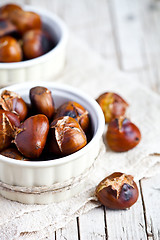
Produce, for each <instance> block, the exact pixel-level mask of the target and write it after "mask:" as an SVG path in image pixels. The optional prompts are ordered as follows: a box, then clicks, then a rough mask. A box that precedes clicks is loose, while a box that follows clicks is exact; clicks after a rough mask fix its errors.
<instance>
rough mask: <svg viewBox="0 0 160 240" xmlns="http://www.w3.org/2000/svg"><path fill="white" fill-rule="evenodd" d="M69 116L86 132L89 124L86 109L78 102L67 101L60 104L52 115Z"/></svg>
mask: <svg viewBox="0 0 160 240" xmlns="http://www.w3.org/2000/svg"><path fill="white" fill-rule="evenodd" d="M62 116H69V117H72V118H74V119H76V120H77V121H78V123H79V124H80V126H81V128H82V129H83V131H84V132H87V130H88V128H89V124H90V120H89V114H88V111H87V110H86V109H85V108H84V107H83V106H82V105H80V104H79V103H77V102H74V101H68V102H65V103H64V104H62V105H61V106H60V107H59V108H58V109H57V112H56V114H55V116H54V119H56V118H58V117H62Z"/></svg>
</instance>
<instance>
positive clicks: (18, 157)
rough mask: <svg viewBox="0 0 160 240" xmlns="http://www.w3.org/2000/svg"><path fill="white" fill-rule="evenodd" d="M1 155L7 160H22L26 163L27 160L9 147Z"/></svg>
mask: <svg viewBox="0 0 160 240" xmlns="http://www.w3.org/2000/svg"><path fill="white" fill-rule="evenodd" d="M0 154H1V155H3V156H5V157H9V158H13V159H16V160H22V161H28V160H29V159H27V158H25V157H24V156H23V155H22V154H21V153H20V152H19V151H18V150H17V149H16V148H14V147H10V148H7V149H5V150H3V151H2V152H0Z"/></svg>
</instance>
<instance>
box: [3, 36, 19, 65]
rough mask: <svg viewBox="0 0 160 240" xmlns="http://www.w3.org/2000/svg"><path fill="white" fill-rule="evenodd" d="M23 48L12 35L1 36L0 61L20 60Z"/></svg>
mask: <svg viewBox="0 0 160 240" xmlns="http://www.w3.org/2000/svg"><path fill="white" fill-rule="evenodd" d="M21 60H22V50H21V47H20V45H19V43H18V41H17V40H16V39H15V38H13V37H11V36H4V37H1V38H0V62H20V61H21Z"/></svg>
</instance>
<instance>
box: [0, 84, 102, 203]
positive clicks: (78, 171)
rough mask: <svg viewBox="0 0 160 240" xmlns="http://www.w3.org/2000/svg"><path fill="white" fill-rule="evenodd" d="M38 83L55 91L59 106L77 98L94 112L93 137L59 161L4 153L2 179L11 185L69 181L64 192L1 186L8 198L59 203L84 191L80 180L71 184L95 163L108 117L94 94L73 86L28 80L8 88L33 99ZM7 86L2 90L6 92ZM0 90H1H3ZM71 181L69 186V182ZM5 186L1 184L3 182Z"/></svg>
mask: <svg viewBox="0 0 160 240" xmlns="http://www.w3.org/2000/svg"><path fill="white" fill-rule="evenodd" d="M34 86H45V87H47V88H48V89H50V90H51V91H52V94H53V98H54V101H55V106H56V107H58V106H59V105H61V104H62V103H64V102H66V101H68V100H73V101H76V102H78V103H80V104H81V105H82V106H84V107H85V108H86V109H87V110H88V112H89V115H90V119H91V124H92V131H93V137H92V139H91V141H90V142H89V143H88V144H87V145H86V146H85V147H84V148H82V149H81V150H79V151H77V152H75V153H73V154H71V155H69V156H66V157H63V158H59V159H56V160H48V161H39V162H35V161H34V162H32V161H20V160H14V159H11V158H7V157H5V156H2V155H0V181H1V182H2V183H6V184H9V185H15V186H21V187H29V188H34V187H37V186H41V187H44V188H46V187H50V186H52V185H53V184H55V183H57V184H59V183H60V184H62V186H63V185H65V184H66V188H65V189H64V190H62V191H57V192H56V193H55V192H53V191H49V192H44V193H43V194H26V193H25V192H24V193H23V192H19V190H18V191H17V192H16V191H8V189H4V188H3V189H2V188H1V187H0V194H1V195H3V196H4V197H6V198H8V199H11V200H16V201H19V202H22V203H28V204H32V203H39V204H45V203H50V202H58V201H61V200H64V199H66V198H69V197H71V196H73V195H75V194H76V193H78V192H80V191H81V189H82V187H83V181H82V184H80V183H79V182H77V184H76V185H75V186H71V188H70V186H68V185H69V184H70V183H68V182H70V181H71V182H72V180H73V181H74V180H76V179H77V181H79V179H80V178H81V177H83V175H85V173H86V174H87V171H88V170H89V169H90V168H91V166H92V165H93V163H94V161H95V159H96V157H97V155H98V153H99V148H100V139H101V136H102V134H103V130H104V116H103V113H102V111H101V108H100V106H99V105H98V103H97V102H96V101H95V100H94V99H92V98H91V97H90V96H88V95H86V94H85V93H83V92H81V91H80V90H79V89H76V88H73V87H71V86H67V85H63V84H58V83H51V82H45V83H44V82H35V83H33V82H28V83H23V84H17V85H12V86H10V87H7V88H5V89H8V90H11V91H14V92H16V93H18V94H20V95H21V96H22V97H23V99H24V100H25V101H26V102H29V96H28V95H29V89H30V88H32V87H34ZM3 90H4V89H1V91H3ZM1 91H0V92H1ZM67 184H68V185H67ZM0 186H1V185H0Z"/></svg>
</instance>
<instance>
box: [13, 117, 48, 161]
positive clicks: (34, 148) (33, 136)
mask: <svg viewBox="0 0 160 240" xmlns="http://www.w3.org/2000/svg"><path fill="white" fill-rule="evenodd" d="M48 131H49V121H48V118H47V117H46V116H45V115H43V114H38V115H35V116H32V117H30V118H27V119H26V120H25V121H24V122H23V123H22V124H21V125H20V127H19V128H18V129H17V131H16V132H15V139H14V143H15V145H16V147H17V149H18V151H19V152H21V153H22V154H23V155H24V156H25V157H27V158H30V159H35V158H38V157H39V156H40V155H41V153H42V151H43V149H44V147H45V144H46V140H47V135H48Z"/></svg>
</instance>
